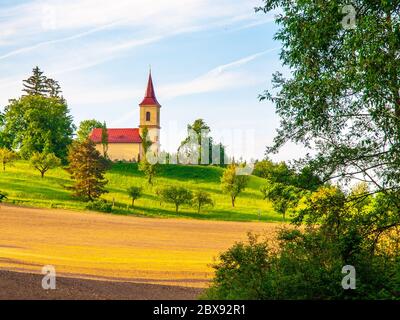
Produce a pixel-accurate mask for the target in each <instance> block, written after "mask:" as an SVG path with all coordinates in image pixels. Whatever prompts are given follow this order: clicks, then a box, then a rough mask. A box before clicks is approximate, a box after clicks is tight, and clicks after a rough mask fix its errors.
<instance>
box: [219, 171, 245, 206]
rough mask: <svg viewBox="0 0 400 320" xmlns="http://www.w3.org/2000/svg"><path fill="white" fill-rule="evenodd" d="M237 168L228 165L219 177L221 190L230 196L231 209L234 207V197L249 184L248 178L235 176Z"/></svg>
mask: <svg viewBox="0 0 400 320" xmlns="http://www.w3.org/2000/svg"><path fill="white" fill-rule="evenodd" d="M238 168H239V166H237V165H235V164H231V165H229V166H228V168H226V169H225V171H224V174H223V175H222V177H221V185H222V190H223V192H225V193H227V194H229V195H230V197H231V203H232V207H234V206H235V201H236V197H237V196H238V195H239V194H240V193H241V192H242V191H244V190H245V189H246V187H247V184H248V182H249V176H246V175H238V174H237V169H238Z"/></svg>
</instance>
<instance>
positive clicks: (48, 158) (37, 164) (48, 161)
mask: <svg viewBox="0 0 400 320" xmlns="http://www.w3.org/2000/svg"><path fill="white" fill-rule="evenodd" d="M30 163H31V166H32V167H33V168H35V169H36V170H38V171H39V172H40V174H41V177H42V178H44V175H45V173H46V172H47V171H49V170H50V169H54V168H57V167H59V166H60V165H61V160H60V159H59V158H57V157H56V155H55V154H54V153H45V152H42V153H39V152H34V153H33V154H32V156H31V159H30Z"/></svg>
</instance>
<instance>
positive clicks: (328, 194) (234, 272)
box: [205, 186, 400, 300]
mask: <svg viewBox="0 0 400 320" xmlns="http://www.w3.org/2000/svg"><path fill="white" fill-rule="evenodd" d="M355 194H357V192H352V193H351V194H350V195H348V194H346V193H344V192H343V191H342V190H340V189H339V188H337V187H332V186H324V187H321V188H319V189H318V190H317V191H316V192H313V193H312V194H309V195H307V198H306V199H304V201H303V203H302V205H301V206H300V208H298V209H297V210H296V212H295V213H296V215H297V216H296V217H295V218H294V219H293V223H295V224H296V228H292V229H287V230H283V231H281V232H280V233H279V235H278V241H279V242H278V245H277V246H272V245H271V244H270V243H269V242H268V241H267V240H263V241H258V240H257V238H256V237H254V236H251V237H250V239H249V242H248V243H237V244H235V245H234V246H233V247H232V248H230V249H229V250H228V251H226V252H225V253H222V254H221V255H220V259H219V261H218V262H217V263H216V264H215V265H214V268H215V270H216V272H215V279H214V281H213V284H212V286H211V287H210V288H209V289H208V290H207V292H206V294H205V298H209V299H312V300H315V299H324V300H330V299H399V297H400V225H399V224H398V223H397V222H396V219H398V213H399V211H398V208H397V207H396V206H394V205H393V204H392V203H391V202H390V200H391V199H390V197H391V196H392V195H390V194H389V195H388V194H383V193H381V194H377V195H375V196H373V197H372V196H370V198H369V200H370V201H362V202H361V201H360V197H356V199H357V202H356V204H357V206H355V203H354V202H352V199H353V197H354V195H355ZM361 199H363V198H361ZM364 200H365V199H364ZM387 221H390V225H388V224H387ZM344 266H353V267H354V268H355V270H356V290H345V289H344V288H343V286H342V281H343V280H345V276H346V275H347V274H343V273H342V270H343V267H344Z"/></svg>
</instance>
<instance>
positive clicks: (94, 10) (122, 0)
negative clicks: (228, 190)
mask: <svg viewBox="0 0 400 320" xmlns="http://www.w3.org/2000/svg"><path fill="white" fill-rule="evenodd" d="M183 3H184V5H183ZM261 4H262V2H261V0H186V1H182V0H152V1H148V0H147V1H142V0H118V1H108V0H70V1H61V0H51V1H50V0H40V1H22V0H19V1H15V0H12V1H11V0H0V106H5V105H6V104H7V101H8V99H9V98H14V97H18V96H20V94H21V86H22V85H21V81H22V79H25V78H27V77H28V76H29V74H30V73H31V69H32V68H33V67H34V66H36V65H38V66H39V67H40V68H41V69H42V70H44V71H45V73H46V74H47V75H48V76H50V77H53V78H55V79H56V80H58V81H59V82H60V84H61V86H62V89H63V92H64V96H65V98H66V99H67V102H68V105H69V107H70V109H71V113H72V115H73V117H74V120H75V123H76V124H77V125H78V124H79V122H80V121H82V120H84V119H92V118H95V119H98V120H100V121H106V122H107V124H108V126H109V127H137V126H138V122H139V110H138V103H139V102H140V101H141V99H142V98H143V95H144V91H145V86H146V82H147V75H148V70H149V65H151V67H152V73H153V80H154V84H155V89H156V94H157V98H158V100H159V102H160V103H161V104H162V109H161V118H162V123H161V125H162V132H161V143H162V147H163V149H166V150H168V151H173V150H175V149H176V147H177V145H178V144H179V142H180V141H181V140H182V139H183V136H184V134H185V130H186V125H187V124H188V123H191V122H193V121H194V120H195V119H197V118H203V119H205V121H206V122H207V123H208V124H209V125H210V127H211V129H212V132H213V133H214V134H213V136H215V139H216V140H219V139H222V140H223V142H224V143H225V144H226V145H228V150H230V152H231V153H232V154H234V155H235V156H236V157H238V156H243V158H246V159H249V158H262V157H263V155H264V151H265V146H266V145H268V144H270V143H271V141H272V138H273V136H274V135H275V129H276V127H277V126H278V124H279V119H278V118H277V117H276V115H275V113H274V106H273V105H271V104H270V103H268V102H259V101H258V99H257V96H258V94H260V93H261V92H263V90H264V89H266V88H270V87H271V76H272V73H273V72H275V71H281V72H287V70H284V69H283V67H282V66H281V63H280V61H279V51H280V44H279V43H277V42H275V41H274V40H273V35H274V33H275V32H276V30H277V27H276V26H275V24H274V22H273V15H265V14H262V13H257V14H256V13H255V12H254V7H255V6H258V5H261ZM243 136H246V137H248V139H250V140H251V143H247V142H246V141H250V140H248V139H247V140H243V139H242V138H241V137H243ZM239 141H240V142H239ZM243 141H244V142H243ZM299 152H302V150H301V147H297V146H288V147H286V148H284V149H283V150H282V152H281V153H280V154H279V155H277V156H275V157H274V158H275V159H283V160H288V159H292V158H294V157H297V156H298V155H299Z"/></svg>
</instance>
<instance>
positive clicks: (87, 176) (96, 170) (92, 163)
mask: <svg viewBox="0 0 400 320" xmlns="http://www.w3.org/2000/svg"><path fill="white" fill-rule="evenodd" d="M68 162H69V166H68V168H67V171H68V172H69V173H70V174H71V178H72V179H73V180H74V181H75V183H74V185H73V187H72V189H73V190H74V195H75V196H77V197H80V198H83V199H84V200H88V201H93V200H95V199H97V198H98V197H100V196H101V195H102V194H103V193H107V192H108V191H107V190H106V189H105V186H106V184H107V183H108V181H107V180H106V179H105V178H104V174H105V173H106V170H107V169H108V167H109V163H108V161H107V160H106V159H105V158H103V157H102V156H101V154H100V152H99V151H97V150H96V146H95V144H94V143H93V142H92V141H91V140H89V139H87V140H85V141H83V142H79V141H74V142H73V143H72V145H71V146H70V148H69V153H68Z"/></svg>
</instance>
